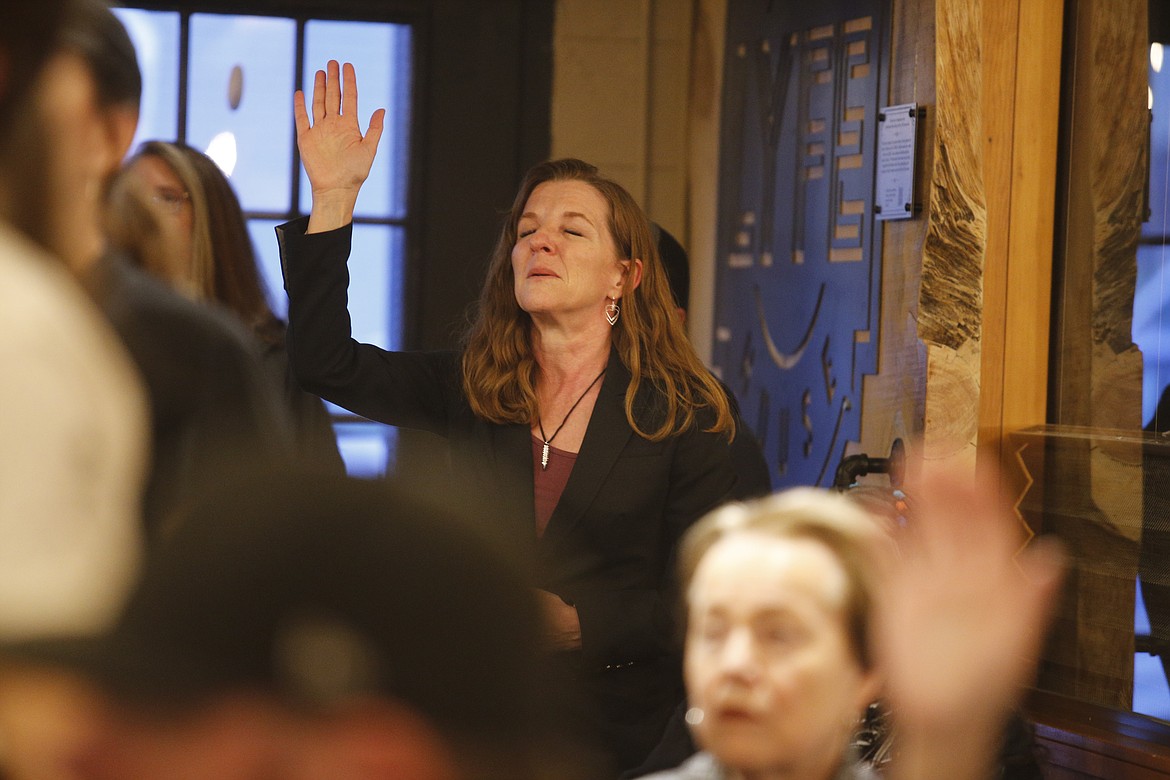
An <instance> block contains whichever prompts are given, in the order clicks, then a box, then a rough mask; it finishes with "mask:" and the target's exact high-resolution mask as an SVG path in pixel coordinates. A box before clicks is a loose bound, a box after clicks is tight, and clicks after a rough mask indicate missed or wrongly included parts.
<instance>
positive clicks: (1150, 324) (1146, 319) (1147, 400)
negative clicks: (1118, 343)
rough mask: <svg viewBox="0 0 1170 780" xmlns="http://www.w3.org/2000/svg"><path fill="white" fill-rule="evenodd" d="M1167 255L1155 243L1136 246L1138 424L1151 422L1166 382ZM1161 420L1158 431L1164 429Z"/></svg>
mask: <svg viewBox="0 0 1170 780" xmlns="http://www.w3.org/2000/svg"><path fill="white" fill-rule="evenodd" d="M1168 279H1170V255H1168V254H1167V252H1166V248H1165V247H1162V246H1158V245H1156V244H1153V245H1151V244H1139V245H1138V248H1137V285H1136V289H1135V292H1134V301H1133V341H1134V343H1135V344H1137V345H1138V346H1139V347H1140V348H1141V350H1142V361H1143V363H1144V368H1143V370H1142V424H1143V425H1144V424H1146V423H1149V422H1151V420H1152V419H1153V417H1154V410H1155V409H1156V408H1157V405H1158V398H1159V396H1160V395H1161V393H1162V390H1163V389H1164V388H1165V387H1166V386H1167V385H1170V295H1167V290H1166V283H1167V280H1168ZM1167 427H1168V426H1167V423H1166V422H1165V421H1163V422H1161V423H1160V424H1159V426H1158V429H1159V430H1165V429H1166V428H1167Z"/></svg>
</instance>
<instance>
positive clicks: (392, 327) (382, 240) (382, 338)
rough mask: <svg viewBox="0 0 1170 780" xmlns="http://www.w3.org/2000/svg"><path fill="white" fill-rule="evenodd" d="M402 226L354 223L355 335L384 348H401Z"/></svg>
mask: <svg viewBox="0 0 1170 780" xmlns="http://www.w3.org/2000/svg"><path fill="white" fill-rule="evenodd" d="M403 250H404V246H403V229H402V228H398V227H388V226H385V225H355V226H354V229H353V251H352V253H351V254H350V258H349V314H350V318H351V320H352V321H353V337H354V338H355V339H357V340H358V341H362V342H365V343H367V344H377V345H378V346H380V347H383V348H385V349H401V348H402V266H403Z"/></svg>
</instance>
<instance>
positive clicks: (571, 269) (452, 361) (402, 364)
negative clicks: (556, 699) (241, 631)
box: [278, 62, 756, 772]
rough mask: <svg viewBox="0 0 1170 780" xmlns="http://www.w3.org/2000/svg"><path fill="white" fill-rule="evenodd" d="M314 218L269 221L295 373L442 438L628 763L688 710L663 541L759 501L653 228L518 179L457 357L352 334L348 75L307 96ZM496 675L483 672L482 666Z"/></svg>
mask: <svg viewBox="0 0 1170 780" xmlns="http://www.w3.org/2000/svg"><path fill="white" fill-rule="evenodd" d="M294 106H295V109H294V111H295V119H296V128H297V142H298V145H299V148H300V152H301V158H302V160H303V162H304V165H305V169H306V171H307V173H308V176H309V181H310V184H311V188H312V194H313V206H312V211H311V214H310V215H309V217H308V218H307V219H302V220H298V221H294V222H291V223H288V224H286V225H284V226H282V227H280V228H278V235H279V238H280V244H281V253H282V261H283V262H282V266H283V268H284V273H285V287H286V289H287V291H288V293H289V323H290V325H289V343H290V354H291V358H292V365H293V369H294V372H295V373H296V376H297V377H298V378H299V379H300V381H301V383H302V386H304V387H305V388H306V389H307V390H310V391H311V392H314V393H317V394H319V395H321V396H322V397H324V398H327V399H329V400H331V401H333V402H335V403H337V404H340V405H341V406H344V407H346V408H348V409H350V410H352V411H353V412H355V413H357V414H361V415H363V416H366V417H368V418H371V419H374V420H378V421H380V422H384V423H389V424H392V425H400V426H409V427H414V428H421V429H425V430H428V431H431V432H433V433H437V434H439V435H441V436H444V437H445V438H446V439H447V442H448V446H449V453H450V469H451V471H450V474H449V477H448V480H447V482H446V483H444V485H443V491H442V492H444V493H450V494H453V495H452V497H453V498H454V499H455V500H462V501H463V502H465V503H464V509H465V510H467V511H471V512H474V513H475V516H477V517H480V518H482V522H483V523H490V524H492V526H493V528H494V529H495V530H497V531H498V532H499V533H500V534H501V535H504V536H505V537H506V538H507V541H508V542H509V543H510V544H511V545H513V546H515V547H517V548H520V549H524V550H528V551H531V553H532V559H531V560H532V563H533V572H534V577H535V585H536V586H537V587H538V588H539V592H540V596H541V599H542V601H543V603H544V604H545V606H546V613H547V617H548V621H547V622H548V627H549V628H548V632H549V637H548V639H549V645H550V647H551V648H553V653H552V657H553V658H554V659H555V660H556V662H557V665H558V666H560V667H562V668H563V669H566V670H569V671H570V673H571V675H572V676H573V677H574V678H575V679H576V680H577V681H578V682H579V684H580V686H581V687H582V689H583V690H584V691H585V694H586V695H585V696H584V699H585V701H586V706H585V709H586V710H587V717H586V720H584V721H583V724H584V725H582V727H581V728H582V736H583V737H584V738H586V739H588V740H593V741H594V742H596V743H597V744H598V745H600V747H601V749H602V750H603V751H604V753H605V754H606V755H607V756H608V758H609V759H610V763H611V764H612V768H613V770H614V771H615V772H617V771H620V770H622V769H626V768H630V767H633V766H636V765H637V764H638V763H639V762H640V761H641V760H642V758H644V757H645V755H646V753H647V752H648V751H649V750H650V748H651V747H653V746H654V744H655V743H656V742H657V740H658V739H659V737H660V736H661V734H662V730H663V726H664V724H665V723H666V720H667V718H668V717H669V715H670V712H671V710H672V708H673V707H674V705H675V704H676V703H677V702H678V701H679V700H680V699H681V695H682V693H681V674H680V669H679V653H678V648H677V647H676V642H675V632H674V625H673V606H672V591H673V588H672V580H673V559H674V548H675V544H676V542H677V540H678V539H679V537H680V536H681V535H682V533H683V532H684V531H685V530H686V528H687V527H688V526H690V524H691V523H692V522H693V521H694V520H696V519H697V518H698V517H700V516H702V515H703V514H705V513H706V512H707V511H709V510H711V509H713V508H714V507H715V506H717V505H719V504H720V503H722V502H724V501H726V500H727V499H730V498H734V497H738V496H740V495H747V494H750V493H751V492H752V491H753V490H755V489H756V488H755V486H752V485H745V484H741V482H740V480H739V479H738V478H737V475H736V473H735V471H734V469H733V468H732V465H731V461H730V458H729V447H728V444H729V441H730V439H731V438H732V437H733V436H734V430H735V426H736V420H735V416H734V413H733V411H732V409H731V407H730V406H729V404H728V400H727V397H726V395H725V394H724V392H723V390H722V388H721V387H720V385H719V383H718V382H717V381H716V379H715V378H714V377H713V376H712V375H711V374H710V372H709V371H707V369H706V368H705V367H704V366H703V364H702V363H701V361H700V360H699V359H698V357H697V356H696V354H695V352H694V350H693V349H692V348H691V346H690V343H689V342H688V340H687V338H686V336H685V334H684V332H683V330H682V327H681V325H680V324H679V321H678V318H677V317H676V316H675V313H674V303H673V301H672V299H671V293H670V289H669V286H668V282H667V278H666V274H665V272H664V270H663V268H662V267H661V264H660V261H659V258H658V254H657V249H656V248H655V244H654V240H653V238H652V234H651V230H650V225H649V222H648V220H647V218H646V216H645V214H644V213H643V212H642V210H641V209H640V208H639V207H638V205H637V204H636V203H635V202H634V200H633V198H631V197H630V195H629V194H628V193H627V192H626V191H625V190H624V189H622V188H621V187H620V186H619V185H618V184H616V183H615V182H613V181H611V180H609V179H606V178H604V177H602V176H601V175H600V174H599V173H598V172H597V169H596V168H594V167H593V166H591V165H589V164H587V163H584V162H581V161H579V160H557V161H552V162H547V163H542V164H540V165H537V166H535V167H534V168H533V169H532V170H530V171H529V172H528V174H527V176H526V177H525V178H524V181H523V183H522V184H521V187H520V191H519V192H518V194H517V196H516V199H515V202H514V203H513V205H512V209H511V211H510V213H509V214H508V216H507V218H506V221H505V223H504V225H503V229H502V231H501V233H500V237H499V240H498V242H497V244H496V248H495V251H494V252H493V254H492V256H491V260H490V264H489V267H488V270H487V278H486V280H485V283H484V286H483V291H482V294H481V297H480V301H479V306H478V311H477V313H476V315H475V317H474V319H473V321H472V323H471V324H470V326H469V329H468V332H467V333H466V336H465V338H464V341H463V343H462V348H461V349H460V350H459V351H457V352H431V353H409V352H396V353H394V352H387V351H385V350H382V349H379V348H377V347H375V346H371V345H368V344H359V343H357V342H355V341H354V340H353V339H352V338H351V335H350V328H349V317H348V315H347V312H346V287H347V285H348V275H347V272H346V267H345V260H346V258H347V256H348V253H349V249H350V237H351V233H352V218H353V212H354V206H355V203H356V200H357V195H358V191H359V189H360V188H361V185H362V183H363V182H364V181H365V178H366V176H367V175H368V173H369V170H370V166H371V164H372V162H373V159H374V154H375V150H376V147H377V143H378V138H379V136H380V134H381V130H382V122H383V117H384V112H383V111H382V110H378V111H376V112H375V113H374V114H373V118H372V119H371V122H370V126H369V128H368V131H367V132H366V133H365V134H363V133H362V131H361V128H360V127H359V125H358V121H357V79H356V75H355V73H354V70H353V68H352V66H350V65H348V64H347V65H346V66H345V67H344V69H342V68H339V66H338V64H337V63H336V62H330V63H329V64H328V68H327V71H325V72H321V71H319V72H318V73H317V74H316V78H315V82H314V88H313V99H312V103H311V105H310V106H308V107H306V105H305V103H304V96H303V95H302V94H300V93H298V95H297V97H296V100H295V101H294ZM485 674H490V670H485Z"/></svg>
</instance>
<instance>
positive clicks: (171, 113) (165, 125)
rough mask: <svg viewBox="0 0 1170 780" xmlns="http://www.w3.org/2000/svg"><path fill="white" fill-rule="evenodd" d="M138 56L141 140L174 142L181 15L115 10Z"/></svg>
mask: <svg viewBox="0 0 1170 780" xmlns="http://www.w3.org/2000/svg"><path fill="white" fill-rule="evenodd" d="M114 13H115V14H116V15H117V16H118V18H119V19H120V20H121V21H122V24H123V25H125V27H126V31H127V32H128V33H129V34H130V40H131V41H133V42H134V49H135V51H136V53H137V54H138V67H139V69H140V70H141V71H142V107H141V113H140V115H139V118H138V132H137V133H135V135H134V143H133V144H132V145H131V146H130V150H131V151H132V152H133V150H134V149H135V148H137V146H138V144H140V143H141V142H142V141H147V140H151V139H161V140H164V141H173V140H175V139H176V138H177V137H178V134H179V15H178V14H177V13H174V12H169V11H143V10H141V9H138V8H115V9H114Z"/></svg>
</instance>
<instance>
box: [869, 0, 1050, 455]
mask: <svg viewBox="0 0 1170 780" xmlns="http://www.w3.org/2000/svg"><path fill="white" fill-rule="evenodd" d="M1062 8H1063V4H1062V2H1061V0H1028V1H1027V2H1022V1H1021V0H896V2H895V3H894V29H893V47H892V52H891V78H890V99H889V102H890V103H903V102H917V103H919V104H920V105H924V106H926V107H927V116H926V121H925V128H924V132H923V135H922V138H923V140H922V143H923V149H922V151H921V154H920V158H919V167H920V169H921V170H922V176H921V182H923V189H922V191H921V192H920V198H921V199H922V200H923V201H924V203H925V205H926V209H925V211H924V213H923V216H922V217H921V218H918V219H914V220H910V221H907V222H891V223H886V224H885V227H884V230H885V239H884V242H885V249H884V257H883V263H882V267H883V280H882V301H881V304H882V333H881V341H882V347H881V349H882V352H881V366H880V369H879V373H878V375H877V376H875V377H871V378H870V379H869V380H868V381H867V385H866V391H865V406H866V412H865V413H864V414H863V432H862V447H861V449H863V450H867V451H869V452H871V453H874V452H878V453H880V452H881V451H882V450H883V448H886V447H888V446H889V441H890V440H891V439H892V438H893V437H895V436H902V437H907V438H908V439H909V440H913V439H914V438H919V437H920V439H921V444H922V448H923V454H925V455H926V456H927V457H928V458H930V459H932V460H952V461H958V462H960V463H964V464H967V465H968V466H970V467H974V464H975V458H976V454H977V450H978V448H980V447H987V448H988V450H989V451H990V452H992V453H998V448H999V445H1000V442H1001V440H1002V437H1003V435H1004V433H1005V432H1006V431H1008V430H1012V429H1014V428H1019V427H1023V426H1027V425H1034V424H1039V423H1043V422H1044V421H1045V409H1046V399H1047V362H1048V361H1047V351H1048V338H1047V333H1048V327H1049V326H1048V320H1049V308H1048V300H1049V295H1050V289H1051V257H1052V253H1051V246H1052V239H1051V236H1052V224H1053V205H1052V204H1053V199H1054V197H1055V165H1056V140H1057V118H1058V113H1059V94H1060V89H1059V86H1060V46H1061V16H1062ZM1021 30H1026V31H1027V34H1026V35H1025V34H1022V33H1021ZM908 443H910V442H909V441H908Z"/></svg>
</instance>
